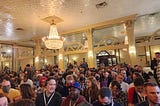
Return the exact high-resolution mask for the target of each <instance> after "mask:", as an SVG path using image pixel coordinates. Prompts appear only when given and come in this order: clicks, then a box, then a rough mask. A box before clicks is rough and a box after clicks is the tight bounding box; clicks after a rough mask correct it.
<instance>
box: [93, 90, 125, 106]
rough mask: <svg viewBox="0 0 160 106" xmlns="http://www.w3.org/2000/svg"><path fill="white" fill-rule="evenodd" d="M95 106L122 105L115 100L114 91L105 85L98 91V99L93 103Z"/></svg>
mask: <svg viewBox="0 0 160 106" xmlns="http://www.w3.org/2000/svg"><path fill="white" fill-rule="evenodd" d="M93 106H122V105H120V104H119V103H117V102H115V101H113V97H112V91H111V90H110V89H109V88H108V87H103V88H101V89H100V90H99V92H98V100H97V101H95V102H94V103H93Z"/></svg>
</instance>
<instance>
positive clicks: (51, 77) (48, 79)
mask: <svg viewBox="0 0 160 106" xmlns="http://www.w3.org/2000/svg"><path fill="white" fill-rule="evenodd" d="M50 80H55V81H56V83H57V79H56V78H55V77H53V76H50V77H48V78H47V80H46V83H45V85H46V86H47V84H48V82H49V81H50Z"/></svg>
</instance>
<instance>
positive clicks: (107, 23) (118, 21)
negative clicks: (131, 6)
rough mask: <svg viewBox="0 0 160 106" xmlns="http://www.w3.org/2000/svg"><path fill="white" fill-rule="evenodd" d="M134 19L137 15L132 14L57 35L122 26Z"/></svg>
mask: <svg viewBox="0 0 160 106" xmlns="http://www.w3.org/2000/svg"><path fill="white" fill-rule="evenodd" d="M136 17H137V14H133V15H130V16H124V17H121V18H116V19H113V20H108V21H104V22H100V23H96V24H92V25H88V26H84V27H82V28H78V29H73V30H69V31H64V32H62V33H59V34H60V35H66V34H70V33H75V32H82V31H85V30H86V29H100V28H103V27H109V26H112V25H116V24H122V23H125V22H127V21H129V20H135V19H136Z"/></svg>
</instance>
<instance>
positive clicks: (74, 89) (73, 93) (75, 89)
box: [61, 82, 87, 106]
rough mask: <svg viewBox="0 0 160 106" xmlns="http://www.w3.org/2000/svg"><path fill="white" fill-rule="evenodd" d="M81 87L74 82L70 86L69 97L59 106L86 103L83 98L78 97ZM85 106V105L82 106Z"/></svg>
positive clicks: (75, 105) (77, 105)
mask: <svg viewBox="0 0 160 106" xmlns="http://www.w3.org/2000/svg"><path fill="white" fill-rule="evenodd" d="M80 90H81V85H80V83H79V82H74V83H73V84H72V85H71V86H70V93H69V96H67V97H66V98H64V100H63V102H62V104H61V106H79V105H80V104H82V103H86V102H87V101H86V99H85V97H83V96H82V95H80ZM84 106H85V105H84Z"/></svg>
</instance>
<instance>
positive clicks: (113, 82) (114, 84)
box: [111, 80, 121, 90]
mask: <svg viewBox="0 0 160 106" xmlns="http://www.w3.org/2000/svg"><path fill="white" fill-rule="evenodd" d="M114 86H117V88H118V89H119V90H121V84H120V83H119V82H118V81H116V80H114V81H112V82H111V87H114Z"/></svg>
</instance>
